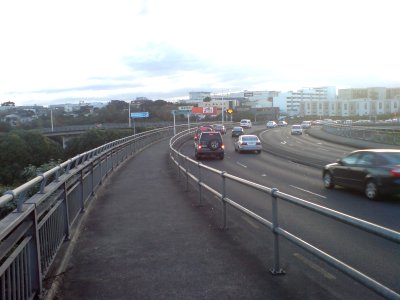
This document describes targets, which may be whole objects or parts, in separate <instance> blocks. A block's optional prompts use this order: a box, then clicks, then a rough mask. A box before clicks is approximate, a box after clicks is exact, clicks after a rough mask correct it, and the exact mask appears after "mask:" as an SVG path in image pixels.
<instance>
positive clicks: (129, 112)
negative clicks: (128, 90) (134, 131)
mask: <svg viewBox="0 0 400 300" xmlns="http://www.w3.org/2000/svg"><path fill="white" fill-rule="evenodd" d="M128 118H129V122H128V123H129V128H131V100H129V102H128Z"/></svg>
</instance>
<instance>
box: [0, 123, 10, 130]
mask: <svg viewBox="0 0 400 300" xmlns="http://www.w3.org/2000/svg"><path fill="white" fill-rule="evenodd" d="M10 130H11V125H10V124H9V123H7V122H0V132H9V131H10Z"/></svg>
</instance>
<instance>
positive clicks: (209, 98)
mask: <svg viewBox="0 0 400 300" xmlns="http://www.w3.org/2000/svg"><path fill="white" fill-rule="evenodd" d="M211 100H212V99H211V97H210V96H207V97H205V98H204V99H203V102H211Z"/></svg>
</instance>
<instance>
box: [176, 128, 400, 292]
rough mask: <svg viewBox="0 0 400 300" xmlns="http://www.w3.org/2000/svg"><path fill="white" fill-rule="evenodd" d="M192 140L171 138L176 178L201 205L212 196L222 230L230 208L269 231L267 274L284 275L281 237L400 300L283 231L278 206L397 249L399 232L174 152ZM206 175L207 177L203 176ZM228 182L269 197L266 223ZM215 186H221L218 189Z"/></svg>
mask: <svg viewBox="0 0 400 300" xmlns="http://www.w3.org/2000/svg"><path fill="white" fill-rule="evenodd" d="M191 137H192V131H191V130H187V131H184V132H181V133H180V134H178V135H176V136H174V137H173V138H172V139H171V140H170V158H171V160H172V161H173V163H174V164H175V165H176V166H177V170H178V175H179V177H180V176H181V173H183V176H184V180H185V182H186V189H188V188H189V184H190V183H193V185H194V187H196V188H197V190H198V193H199V203H200V204H201V202H202V199H203V193H204V192H209V193H211V195H213V196H214V197H216V198H217V199H219V200H220V202H221V204H222V227H223V228H225V227H226V224H227V206H230V207H232V208H234V209H235V210H237V211H239V212H241V213H243V214H245V215H247V216H248V217H250V218H252V219H253V220H255V221H257V222H258V223H260V224H262V225H264V226H265V227H267V228H268V229H270V230H271V232H272V235H273V256H274V257H273V258H274V260H273V261H274V263H273V267H272V268H271V270H270V271H271V273H272V274H282V273H284V271H283V270H282V268H281V264H280V250H279V240H280V237H283V238H285V239H286V240H288V241H290V242H291V243H293V244H295V245H297V246H299V247H301V248H302V249H304V250H306V251H308V252H309V253H311V254H312V255H314V256H316V257H318V258H319V259H321V260H323V261H325V262H326V263H328V264H329V265H331V266H333V267H334V268H336V269H338V270H339V271H341V272H343V273H344V274H347V275H348V276H350V277H351V278H353V279H354V280H356V281H358V282H359V283H361V284H362V285H364V286H366V287H368V288H370V289H371V290H373V291H374V292H376V293H377V294H379V295H381V296H383V297H385V298H387V299H400V294H399V291H398V290H397V291H395V290H393V289H390V288H389V287H387V286H384V285H383V284H381V283H379V282H377V281H376V280H374V279H373V278H371V277H369V276H367V275H365V274H363V273H362V272H361V271H359V270H357V269H355V268H353V267H351V266H349V265H347V264H346V263H344V262H342V261H340V260H339V259H337V258H335V257H333V256H331V255H329V254H328V253H326V252H324V251H322V250H320V249H319V248H317V247H316V246H314V245H312V244H311V243H309V242H307V241H305V240H304V239H303V238H301V237H298V236H296V235H295V234H293V233H291V232H289V231H288V230H286V229H285V228H283V227H281V226H280V224H279V220H278V213H279V209H278V203H289V204H290V205H295V206H297V207H302V208H303V209H305V210H308V211H311V212H314V213H317V214H319V215H322V216H325V217H328V218H330V219H333V220H335V221H337V222H341V223H344V224H347V225H350V226H352V227H355V228H358V229H359V230H361V231H364V232H367V233H370V234H373V235H374V236H377V237H380V238H382V239H383V240H385V241H389V242H393V243H395V245H396V246H399V244H400V233H399V232H396V231H393V230H390V229H387V228H384V227H381V226H378V225H375V224H372V223H369V222H366V221H364V220H361V219H358V218H355V217H352V216H349V215H346V214H343V213H340V212H338V211H334V210H332V209H328V208H326V207H323V206H320V205H316V204H314V203H311V202H308V201H306V200H303V199H300V198H297V197H294V196H291V195H288V194H285V193H282V192H280V191H279V190H277V189H275V188H270V187H266V186H263V185H260V184H257V183H254V182H251V181H248V180H245V179H243V178H239V177H237V176H234V175H231V174H228V173H226V172H223V171H220V170H217V169H214V168H211V167H209V166H207V165H204V164H202V163H199V162H197V161H195V160H193V159H191V158H189V157H187V156H185V155H183V154H182V153H180V152H179V151H178V150H177V149H176V148H179V146H180V145H181V144H183V143H184V142H186V141H187V140H188V139H189V138H191ZM206 172H207V174H205V173H206ZM206 178H207V179H209V180H208V181H209V184H207V183H206ZM228 180H229V181H230V182H231V183H232V184H235V185H237V184H239V185H241V186H243V187H247V188H249V189H250V191H251V192H252V196H253V194H254V193H255V192H261V193H262V195H263V196H262V197H261V199H265V196H268V197H269V198H270V200H271V208H270V211H271V213H270V214H269V220H268V217H266V216H265V217H263V216H261V215H260V214H256V213H255V212H254V211H252V210H251V209H250V208H248V207H245V205H249V204H247V203H246V201H243V199H240V196H239V197H238V196H237V195H236V194H234V195H229V191H228V189H227V187H228V184H227V181H228ZM217 182H220V185H219V186H218V183H217ZM214 197H211V198H214ZM231 197H236V199H235V200H234V199H232V198H231ZM240 203H243V204H240ZM244 203H246V204H244ZM266 215H267V214H266ZM397 253H400V247H398V248H397ZM397 274H398V273H397ZM397 288H398V287H397Z"/></svg>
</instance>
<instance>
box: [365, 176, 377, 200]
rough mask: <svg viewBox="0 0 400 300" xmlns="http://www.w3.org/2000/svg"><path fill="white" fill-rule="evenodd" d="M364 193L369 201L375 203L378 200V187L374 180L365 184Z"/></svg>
mask: <svg viewBox="0 0 400 300" xmlns="http://www.w3.org/2000/svg"><path fill="white" fill-rule="evenodd" d="M364 193H365V196H366V197H367V198H368V199H369V200H374V201H375V200H378V199H379V190H378V186H377V184H376V182H375V181H374V180H368V181H367V183H366V184H365V189H364Z"/></svg>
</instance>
